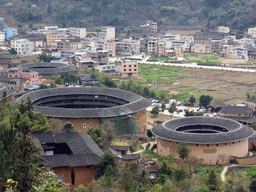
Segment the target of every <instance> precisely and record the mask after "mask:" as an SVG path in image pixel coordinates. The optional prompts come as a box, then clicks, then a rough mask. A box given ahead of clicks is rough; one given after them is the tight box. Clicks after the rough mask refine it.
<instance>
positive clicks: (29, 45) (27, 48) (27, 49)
mask: <svg viewBox="0 0 256 192" xmlns="http://www.w3.org/2000/svg"><path fill="white" fill-rule="evenodd" d="M11 47H12V48H14V49H15V50H16V51H17V55H18V56H32V55H33V50H34V43H33V42H30V41H29V40H27V39H14V40H11Z"/></svg>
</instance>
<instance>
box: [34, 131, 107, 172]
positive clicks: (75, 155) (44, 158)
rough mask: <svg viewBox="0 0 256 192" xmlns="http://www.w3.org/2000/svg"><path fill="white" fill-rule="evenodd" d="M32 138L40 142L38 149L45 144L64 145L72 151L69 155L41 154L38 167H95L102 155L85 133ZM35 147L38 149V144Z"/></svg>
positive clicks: (36, 134) (35, 136) (40, 135)
mask: <svg viewBox="0 0 256 192" xmlns="http://www.w3.org/2000/svg"><path fill="white" fill-rule="evenodd" d="M32 137H34V138H35V141H37V140H39V141H40V144H41V147H40V148H42V145H43V144H47V143H66V144H67V145H68V147H69V148H70V150H71V151H72V154H71V155H67V154H55V155H45V154H42V155H41V156H40V162H39V165H46V164H50V166H51V167H52V168H55V167H79V166H89V165H95V164H96V163H97V162H98V161H99V160H100V159H101V158H102V157H103V155H104V152H103V151H102V150H101V149H100V148H99V147H98V145H97V144H96V143H95V142H94V141H93V139H92V138H91V137H90V136H89V135H88V134H85V133H78V132H70V133H58V134H53V133H33V134H32ZM36 146H37V147H39V144H38V142H36Z"/></svg>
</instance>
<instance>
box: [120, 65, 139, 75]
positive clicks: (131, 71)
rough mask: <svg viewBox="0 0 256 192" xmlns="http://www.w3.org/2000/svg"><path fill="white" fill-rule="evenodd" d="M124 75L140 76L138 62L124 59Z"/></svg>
mask: <svg viewBox="0 0 256 192" xmlns="http://www.w3.org/2000/svg"><path fill="white" fill-rule="evenodd" d="M122 77H124V78H137V77H139V67H138V63H136V62H132V61H124V62H123V63H122Z"/></svg>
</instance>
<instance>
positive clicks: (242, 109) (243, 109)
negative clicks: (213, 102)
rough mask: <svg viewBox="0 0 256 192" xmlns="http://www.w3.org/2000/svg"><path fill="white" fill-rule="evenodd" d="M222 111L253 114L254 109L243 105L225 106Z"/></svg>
mask: <svg viewBox="0 0 256 192" xmlns="http://www.w3.org/2000/svg"><path fill="white" fill-rule="evenodd" d="M221 113H227V114H244V115H252V114H253V109H251V108H248V107H241V106H224V107H223V108H222V110H221Z"/></svg>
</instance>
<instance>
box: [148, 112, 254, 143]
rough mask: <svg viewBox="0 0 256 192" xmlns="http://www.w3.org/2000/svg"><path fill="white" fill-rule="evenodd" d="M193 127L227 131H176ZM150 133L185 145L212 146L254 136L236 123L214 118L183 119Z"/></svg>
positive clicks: (163, 125) (168, 122) (161, 126)
mask: <svg viewBox="0 0 256 192" xmlns="http://www.w3.org/2000/svg"><path fill="white" fill-rule="evenodd" d="M193 125H208V126H218V127H221V128H224V129H226V130H228V131H227V132H221V131H220V132H218V133H191V132H184V131H177V129H178V128H180V127H185V126H191V127H193ZM152 132H153V134H154V135H156V137H159V138H162V139H165V140H169V141H176V142H181V141H184V142H186V143H197V144H214V143H228V142H234V141H240V140H243V139H247V138H249V137H251V136H252V135H253V134H254V131H253V129H251V128H249V127H247V126H245V125H243V124H240V123H238V122H237V121H234V120H231V119H226V118H215V117H185V118H179V119H173V120H169V121H166V122H165V123H162V124H159V125H157V126H155V127H153V129H152Z"/></svg>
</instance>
